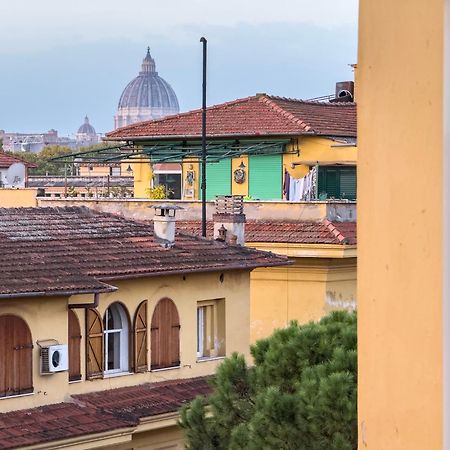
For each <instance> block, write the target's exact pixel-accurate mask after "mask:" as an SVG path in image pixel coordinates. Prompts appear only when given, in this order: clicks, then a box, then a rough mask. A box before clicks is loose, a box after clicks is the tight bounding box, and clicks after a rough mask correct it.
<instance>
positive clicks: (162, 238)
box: [151, 203, 183, 247]
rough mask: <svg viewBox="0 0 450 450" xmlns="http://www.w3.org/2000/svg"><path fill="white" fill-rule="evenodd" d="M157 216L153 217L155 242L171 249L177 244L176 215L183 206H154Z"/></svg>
mask: <svg viewBox="0 0 450 450" xmlns="http://www.w3.org/2000/svg"><path fill="white" fill-rule="evenodd" d="M151 208H154V209H155V216H154V217H153V234H154V237H155V241H157V242H159V243H161V244H162V245H163V246H164V247H171V246H172V245H173V244H174V242H175V221H176V219H175V213H176V210H177V209H183V208H182V207H181V206H177V205H170V204H165V203H163V204H161V205H153V206H151Z"/></svg>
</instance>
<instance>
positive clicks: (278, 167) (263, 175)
mask: <svg viewBox="0 0 450 450" xmlns="http://www.w3.org/2000/svg"><path fill="white" fill-rule="evenodd" d="M282 167H283V166H282V160H281V155H271V156H250V157H249V180H248V183H249V186H248V189H249V195H250V196H251V197H252V198H254V199H259V200H280V199H282V198H283V197H282V188H283V186H282V185H283V172H282Z"/></svg>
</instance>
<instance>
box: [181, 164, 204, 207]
mask: <svg viewBox="0 0 450 450" xmlns="http://www.w3.org/2000/svg"><path fill="white" fill-rule="evenodd" d="M181 168H182V171H183V173H182V179H181V187H182V190H183V191H182V195H183V198H184V197H186V198H188V199H191V197H188V196H187V195H186V192H185V190H186V189H193V190H194V197H192V198H194V199H196V198H200V178H201V175H200V164H199V163H198V161H197V160H192V161H191V162H189V163H185V164H182V165H181ZM188 171H193V172H194V174H195V175H194V182H193V184H192V185H191V186H190V185H188V184H187V181H186V177H187V173H188Z"/></svg>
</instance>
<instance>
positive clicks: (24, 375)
mask: <svg viewBox="0 0 450 450" xmlns="http://www.w3.org/2000/svg"><path fill="white" fill-rule="evenodd" d="M173 213H174V209H171V208H170V207H168V208H167V207H162V208H160V209H159V212H158V214H157V216H156V217H155V223H154V230H155V231H154V232H152V231H151V228H149V226H148V225H147V224H143V223H137V222H133V221H130V220H126V219H123V218H120V217H117V216H113V215H110V214H105V213H97V212H94V211H92V210H89V209H87V208H58V209H54V208H24V209H9V210H8V209H2V210H0V234H1V236H2V239H1V240H0V245H1V247H2V258H3V264H2V267H3V271H2V273H1V275H0V361H2V362H3V363H4V364H2V365H0V405H1V411H2V414H0V446H1V447H2V448H13V447H14V448H15V447H17V446H19V447H27V448H28V447H29V448H46V449H50V448H61V447H62V446H63V447H64V448H73V449H86V448H108V449H114V450H125V449H127V450H130V449H133V448H146V449H161V448H174V449H175V448H180V449H181V448H183V444H182V442H183V440H182V435H181V432H180V431H179V430H178V428H177V427H176V421H177V417H178V416H177V410H178V409H179V407H180V406H181V405H182V404H183V403H185V402H186V401H189V400H191V399H192V398H193V397H194V396H195V395H197V394H205V393H207V392H208V391H209V388H208V385H207V378H205V377H208V376H209V375H211V374H212V373H213V372H214V370H215V368H216V367H217V365H218V364H220V361H221V359H222V358H223V357H225V356H226V355H229V354H231V353H232V352H234V351H237V352H240V353H243V354H244V355H248V354H249V335H250V331H249V323H250V318H249V315H250V302H249V285H250V277H249V275H250V271H251V270H252V269H254V268H256V267H261V266H266V265H280V264H281V265H283V264H287V259H286V258H283V257H278V256H274V255H271V254H268V253H264V252H258V251H252V252H249V251H248V250H245V249H242V248H241V247H237V246H229V245H227V244H225V243H221V242H212V241H207V240H201V239H197V238H195V237H191V236H187V235H180V234H178V233H175V222H174V218H173V217H172V216H173Z"/></svg>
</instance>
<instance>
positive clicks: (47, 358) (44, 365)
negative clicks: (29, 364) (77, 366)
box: [41, 345, 69, 375]
mask: <svg viewBox="0 0 450 450" xmlns="http://www.w3.org/2000/svg"><path fill="white" fill-rule="evenodd" d="M65 370H69V349H68V347H67V345H50V346H48V347H42V348H41V375H50V374H52V373H55V372H64V371H65Z"/></svg>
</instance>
